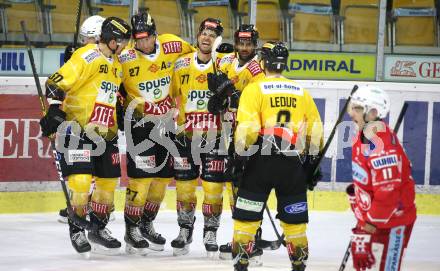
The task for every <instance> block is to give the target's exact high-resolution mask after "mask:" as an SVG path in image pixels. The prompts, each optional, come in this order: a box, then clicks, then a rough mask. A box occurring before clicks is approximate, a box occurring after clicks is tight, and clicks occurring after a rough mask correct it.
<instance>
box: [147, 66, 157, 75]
mask: <svg viewBox="0 0 440 271" xmlns="http://www.w3.org/2000/svg"><path fill="white" fill-rule="evenodd" d="M148 70H149V71H150V72H154V73H155V72H157V71H158V70H159V66H157V65H156V64H151V66H150V67H148Z"/></svg>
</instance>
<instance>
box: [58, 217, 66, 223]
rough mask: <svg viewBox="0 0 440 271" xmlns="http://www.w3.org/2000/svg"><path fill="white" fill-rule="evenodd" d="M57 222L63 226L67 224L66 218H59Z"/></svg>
mask: <svg viewBox="0 0 440 271" xmlns="http://www.w3.org/2000/svg"><path fill="white" fill-rule="evenodd" d="M57 221H58V222H60V223H63V224H67V217H64V216H59V217H58V219H57Z"/></svg>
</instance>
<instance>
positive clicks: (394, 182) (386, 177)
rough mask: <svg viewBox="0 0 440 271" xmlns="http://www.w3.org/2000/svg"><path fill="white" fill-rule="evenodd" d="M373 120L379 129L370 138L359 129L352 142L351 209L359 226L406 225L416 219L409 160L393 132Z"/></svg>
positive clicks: (387, 226) (389, 226)
mask: <svg viewBox="0 0 440 271" xmlns="http://www.w3.org/2000/svg"><path fill="white" fill-rule="evenodd" d="M377 123H378V124H379V125H380V126H381V127H380V128H383V129H379V131H381V132H377V133H376V134H375V136H374V137H373V138H372V139H371V141H368V140H367V139H366V138H365V137H364V134H363V132H360V133H358V135H357V136H356V138H355V140H356V141H355V143H354V144H353V149H352V159H353V160H352V172H353V183H354V186H355V195H356V199H355V210H354V213H355V215H356V218H357V220H358V223H359V224H360V226H363V225H365V223H369V224H373V225H375V226H376V227H377V228H381V229H386V228H392V227H395V226H398V225H408V224H410V223H413V222H414V221H415V219H416V206H415V203H414V201H415V191H414V186H415V185H414V180H413V178H412V176H411V163H410V161H409V160H408V157H407V155H406V153H405V151H404V150H403V148H402V145H401V144H400V142H399V140H398V139H397V136H396V134H395V133H394V132H393V131H391V130H390V128H389V127H388V126H387V125H386V124H385V123H384V122H377Z"/></svg>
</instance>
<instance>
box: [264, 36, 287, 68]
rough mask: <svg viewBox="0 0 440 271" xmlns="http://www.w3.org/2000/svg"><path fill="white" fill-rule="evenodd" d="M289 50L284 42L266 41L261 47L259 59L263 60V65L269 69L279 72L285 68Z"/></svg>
mask: <svg viewBox="0 0 440 271" xmlns="http://www.w3.org/2000/svg"><path fill="white" fill-rule="evenodd" d="M288 57H289V51H288V50H287V47H286V46H285V45H284V43H282V42H280V41H277V42H267V43H265V44H264V45H263V48H262V49H261V60H262V61H263V62H264V67H265V68H267V69H268V70H270V71H277V72H281V71H282V70H284V69H285V68H286V65H287V58H288Z"/></svg>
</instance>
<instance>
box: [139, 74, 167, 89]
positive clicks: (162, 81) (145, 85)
mask: <svg viewBox="0 0 440 271" xmlns="http://www.w3.org/2000/svg"><path fill="white" fill-rule="evenodd" d="M170 83H171V77H170V76H169V75H168V76H165V77H162V78H159V79H156V80H150V81H144V82H140V83H139V85H138V87H139V90H140V91H146V92H150V90H152V89H157V88H160V87H163V86H167V85H169V84H170Z"/></svg>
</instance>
